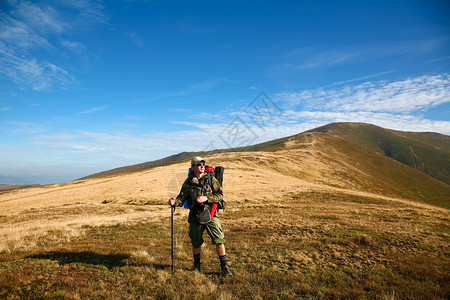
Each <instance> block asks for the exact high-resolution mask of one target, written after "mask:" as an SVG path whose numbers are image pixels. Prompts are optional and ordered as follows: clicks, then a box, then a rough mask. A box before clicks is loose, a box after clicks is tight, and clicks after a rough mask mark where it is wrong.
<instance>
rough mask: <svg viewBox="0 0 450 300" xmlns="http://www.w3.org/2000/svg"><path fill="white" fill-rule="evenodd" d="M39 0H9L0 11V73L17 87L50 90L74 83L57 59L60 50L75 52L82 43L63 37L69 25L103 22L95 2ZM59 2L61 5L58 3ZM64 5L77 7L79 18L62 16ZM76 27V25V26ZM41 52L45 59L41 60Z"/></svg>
mask: <svg viewBox="0 0 450 300" xmlns="http://www.w3.org/2000/svg"><path fill="white" fill-rule="evenodd" d="M64 2H65V5H66V6H65V7H64ZM64 2H52V5H53V6H50V4H46V3H43V2H30V1H23V0H19V1H9V2H8V3H7V4H5V5H4V6H5V7H6V9H5V10H3V11H1V12H0V75H3V76H5V77H6V78H9V79H10V80H11V81H12V82H13V83H15V84H16V85H18V86H19V87H20V88H31V89H32V90H36V91H51V90H54V89H55V88H66V87H68V86H70V85H73V84H76V83H77V81H76V79H75V77H74V76H73V75H72V74H71V73H70V72H69V70H68V69H67V67H62V66H61V65H60V64H59V62H57V57H58V56H59V53H61V51H65V50H67V49H68V50H70V51H72V52H77V51H79V50H80V49H83V47H84V46H83V45H82V44H81V43H79V42H77V41H73V40H70V39H68V38H65V37H64V36H65V35H68V34H69V33H70V32H71V30H73V28H77V27H79V26H78V25H80V23H81V24H84V23H86V22H87V21H89V20H90V21H92V22H93V23H96V22H97V23H105V22H106V18H105V16H104V14H103V9H104V7H103V5H102V4H101V2H98V1H87V0H86V1H84V0H78V1H64ZM61 3H62V4H63V6H61ZM67 6H68V7H69V8H71V9H78V10H79V11H77V15H78V16H79V18H74V19H69V18H65V17H64V10H65V9H66V8H67ZM77 30H78V28H77ZM43 53H47V54H51V55H47V57H50V58H49V59H43V58H42V57H43V55H42V54H43Z"/></svg>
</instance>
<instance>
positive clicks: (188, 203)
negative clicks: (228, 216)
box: [183, 166, 225, 224]
mask: <svg viewBox="0 0 450 300" xmlns="http://www.w3.org/2000/svg"><path fill="white" fill-rule="evenodd" d="M224 171H225V168H224V167H221V166H217V167H215V168H213V167H211V166H205V172H208V173H209V174H210V175H213V176H214V177H215V178H216V179H217V181H219V183H220V185H221V186H222V182H223V173H224ZM191 172H193V170H192V168H189V171H188V175H189V174H191ZM208 184H209V185H210V186H211V187H212V177H211V176H209V177H208ZM193 206H194V203H193V201H192V199H186V200H185V201H184V205H183V207H184V208H187V209H190V208H192V207H193ZM217 209H223V210H225V201H223V200H222V201H220V202H219V203H212V204H211V205H198V206H196V210H197V219H198V220H199V222H200V224H206V223H208V222H209V221H211V219H212V218H213V217H214V215H215V213H216V211H217Z"/></svg>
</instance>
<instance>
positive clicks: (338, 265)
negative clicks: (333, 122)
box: [0, 133, 450, 299]
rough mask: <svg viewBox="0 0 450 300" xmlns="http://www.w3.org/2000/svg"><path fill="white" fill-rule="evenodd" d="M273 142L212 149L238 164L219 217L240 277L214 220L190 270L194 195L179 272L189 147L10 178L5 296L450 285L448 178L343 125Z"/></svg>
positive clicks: (0, 201)
mask: <svg viewBox="0 0 450 300" xmlns="http://www.w3.org/2000/svg"><path fill="white" fill-rule="evenodd" d="M273 146H274V145H273V144H271V145H267V147H269V148H271V149H272V150H275V151H249V149H246V150H247V151H244V152H227V153H215V154H211V155H208V156H207V157H206V159H207V160H208V162H210V163H211V164H213V165H217V164H219V163H220V164H222V165H224V166H225V168H226V171H225V181H224V195H225V199H226V201H227V210H226V211H225V212H220V218H221V223H222V227H223V229H224V231H225V235H226V239H227V244H226V247H227V257H228V259H229V263H230V266H231V269H232V271H233V273H234V274H235V277H234V278H230V279H229V278H226V279H222V278H221V277H220V275H219V273H218V271H219V264H218V259H217V255H216V253H215V248H214V246H211V245H210V241H209V237H208V236H207V235H206V234H205V235H204V238H205V244H204V245H203V247H202V270H203V273H198V274H197V273H196V274H193V273H192V272H190V271H188V270H189V268H190V267H191V266H192V254H191V251H192V248H191V247H192V246H191V244H190V241H189V237H188V224H187V221H186V219H187V214H188V211H187V210H185V209H181V208H180V209H177V210H176V212H175V216H174V224H175V227H174V255H175V260H174V261H175V266H174V272H173V273H172V272H171V256H170V253H171V226H170V224H171V219H170V215H171V214H170V209H169V207H168V205H167V199H168V198H169V197H170V196H174V195H176V193H177V192H178V191H179V188H180V185H181V183H182V182H183V180H184V178H186V168H187V167H188V164H189V163H188V161H189V159H186V160H184V161H183V162H181V163H172V164H171V165H169V166H161V167H155V168H152V169H145V170H141V171H138V172H132V173H126V174H116V175H110V176H103V177H98V178H90V179H83V180H76V181H72V182H68V183H62V184H54V185H48V186H36V187H31V188H26V189H20V190H13V191H4V192H0V298H2V299H3V298H5V299H29V298H33V299H34V298H39V299H40V298H45V299H53V298H64V299H80V298H83V299H84V298H87V299H91V298H94V299H97V298H99V299H117V298H127V299H139V298H146V297H147V298H158V299H160V298H164V299H174V298H175V299H177V298H183V299H192V298H200V299H224V298H226V299H247V298H258V299H280V298H283V299H343V298H345V299H347V298H349V299H378V298H380V299H446V298H448V295H449V294H450V289H449V285H448V282H449V280H450V276H449V272H448V270H449V266H450V259H449V255H448V229H449V228H450V227H449V225H450V220H449V214H448V209H447V208H442V207H438V206H433V205H429V204H427V203H431V204H439V199H441V200H443V199H448V198H449V197H448V189H449V186H448V185H446V184H445V183H442V182H441V181H438V180H436V179H434V178H432V177H430V176H428V175H425V174H423V173H422V172H419V171H417V170H415V169H413V168H410V167H408V166H405V165H403V164H401V163H399V162H397V161H395V160H392V159H390V158H388V157H386V156H385V155H383V154H381V153H378V152H376V151H374V150H372V149H370V148H368V147H366V146H362V145H360V144H357V143H352V142H349V141H347V140H345V139H344V138H341V137H339V136H335V135H331V134H326V133H305V134H300V135H297V136H294V137H290V138H287V139H284V140H283V143H277V144H276V145H275V146H276V149H274V147H273ZM266 149H267V148H266ZM189 158H190V157H189ZM410 183H413V185H414V187H415V188H416V189H415V190H414V189H411V188H410V187H409V186H410ZM420 193H422V195H423V196H424V197H423V198H421V197H420V195H418V194H420ZM426 194H428V195H426ZM429 201H431V202H429ZM442 202H443V203H444V205H443V206H445V201H442ZM446 207H448V206H446ZM177 283H182V284H177ZM184 283H188V284H184Z"/></svg>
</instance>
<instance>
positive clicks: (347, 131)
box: [309, 123, 450, 184]
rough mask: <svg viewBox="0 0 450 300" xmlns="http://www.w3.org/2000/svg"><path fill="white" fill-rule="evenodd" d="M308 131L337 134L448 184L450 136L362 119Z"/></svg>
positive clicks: (449, 180)
mask: <svg viewBox="0 0 450 300" xmlns="http://www.w3.org/2000/svg"><path fill="white" fill-rule="evenodd" d="M309 132H323V133H328V134H332V135H337V136H340V137H342V138H344V139H346V140H348V141H351V142H354V143H358V144H361V145H364V146H366V147H369V148H370V149H373V150H375V151H377V152H379V153H382V154H384V155H386V156H388V157H390V158H392V159H395V160H396V161H398V162H401V163H403V164H405V165H407V166H410V167H412V168H415V169H417V170H419V171H422V172H423V173H425V174H428V175H430V176H432V177H434V178H436V179H439V180H441V181H442V182H445V183H447V184H450V136H447V135H443V134H439V133H434V132H404V131H396V130H390V129H384V128H381V127H378V126H374V125H370V124H364V123H333V124H329V125H325V126H322V127H319V128H316V129H312V130H310V131H309Z"/></svg>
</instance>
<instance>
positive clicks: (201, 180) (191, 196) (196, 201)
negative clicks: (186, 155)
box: [169, 156, 233, 276]
mask: <svg viewBox="0 0 450 300" xmlns="http://www.w3.org/2000/svg"><path fill="white" fill-rule="evenodd" d="M191 167H192V170H193V172H191V173H190V174H189V175H188V178H187V179H186V180H185V181H184V183H183V186H182V187H181V191H180V193H179V195H178V196H177V197H176V199H174V198H171V199H170V200H169V205H171V206H183V204H184V202H185V201H192V205H191V206H190V210H189V218H188V222H189V237H190V238H191V243H192V252H193V255H194V267H193V269H192V270H193V271H198V272H200V254H201V246H202V244H203V242H204V240H203V231H205V229H206V232H207V233H208V235H209V236H210V237H211V242H212V244H213V245H216V251H217V254H218V255H219V260H220V267H221V270H222V275H223V276H233V274H232V273H231V272H230V269H229V268H228V265H227V257H226V252H225V235H224V233H223V230H222V226H221V225H220V221H219V217H218V215H217V213H215V214H214V216H213V217H212V219H211V221H209V222H208V223H206V224H201V223H200V221H199V217H198V215H199V207H204V206H205V205H210V204H212V203H219V202H221V201H222V199H223V193H222V187H221V185H220V183H219V181H218V180H217V179H216V178H215V177H214V176H213V175H212V174H210V173H208V172H206V171H205V161H204V160H203V159H202V158H201V157H199V156H197V157H194V158H193V159H192V160H191ZM202 223H203V222H202Z"/></svg>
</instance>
